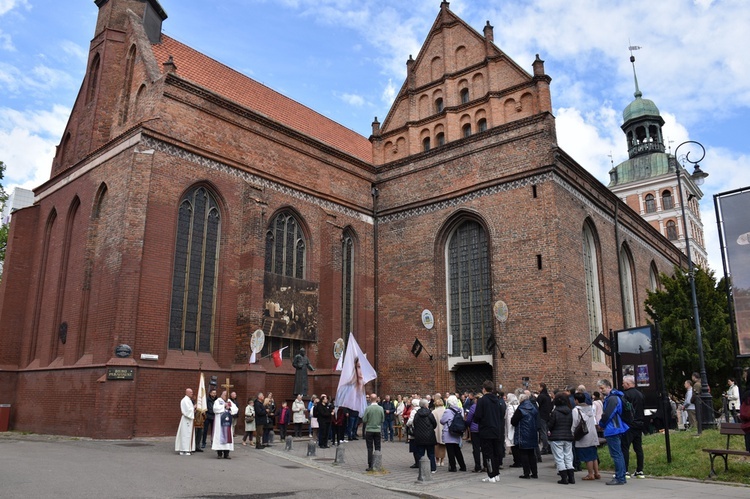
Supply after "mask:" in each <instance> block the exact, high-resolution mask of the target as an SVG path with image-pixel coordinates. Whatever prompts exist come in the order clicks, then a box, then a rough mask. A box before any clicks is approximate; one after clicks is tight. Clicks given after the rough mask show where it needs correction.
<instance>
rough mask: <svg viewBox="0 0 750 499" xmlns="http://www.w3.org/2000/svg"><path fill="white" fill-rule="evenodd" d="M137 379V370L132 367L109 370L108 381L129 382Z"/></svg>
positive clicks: (111, 368)
mask: <svg viewBox="0 0 750 499" xmlns="http://www.w3.org/2000/svg"><path fill="white" fill-rule="evenodd" d="M134 378H135V369H133V368H132V367H110V368H107V379H108V380H129V379H134Z"/></svg>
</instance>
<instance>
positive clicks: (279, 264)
mask: <svg viewBox="0 0 750 499" xmlns="http://www.w3.org/2000/svg"><path fill="white" fill-rule="evenodd" d="M306 253H307V242H306V241H305V235H304V233H303V232H302V227H301V226H300V223H299V221H298V220H297V219H296V218H295V216H294V215H293V214H292V213H290V212H286V211H285V212H282V213H279V214H278V215H276V217H275V218H274V219H273V221H272V222H271V225H270V227H269V229H268V231H267V232H266V272H270V273H272V274H278V275H283V276H286V277H294V278H295V279H304V278H305V257H306Z"/></svg>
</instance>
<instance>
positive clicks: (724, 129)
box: [0, 0, 750, 276]
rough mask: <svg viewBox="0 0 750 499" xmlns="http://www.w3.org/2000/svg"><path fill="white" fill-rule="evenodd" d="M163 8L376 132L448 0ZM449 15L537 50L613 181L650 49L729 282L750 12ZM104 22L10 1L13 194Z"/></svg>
mask: <svg viewBox="0 0 750 499" xmlns="http://www.w3.org/2000/svg"><path fill="white" fill-rule="evenodd" d="M160 2H161V5H162V7H163V8H164V10H165V11H166V12H167V14H168V15H169V17H168V19H167V20H166V21H165V22H164V25H163V31H164V32H165V33H166V34H168V35H169V36H171V37H173V38H176V39H177V40H179V41H181V42H183V43H185V44H186V45H188V46H191V47H193V48H195V49H197V50H199V51H201V52H203V53H205V54H207V55H208V56H210V57H212V58H214V59H216V60H218V61H220V62H222V63H224V64H226V65H228V66H230V67H232V68H234V69H236V70H238V71H240V72H242V73H244V74H246V75H248V76H250V77H251V78H253V79H255V80H257V81H259V82H261V83H263V84H265V85H267V86H269V87H271V88H273V89H274V90H277V91H279V92H281V93H283V94H285V95H286V96H288V97H290V98H292V99H294V100H296V101H298V102H300V103H302V104H304V105H306V106H308V107H310V108H312V109H314V110H316V111H318V112H319V113H321V114H323V115H325V116H327V117H329V118H331V119H333V120H335V121H337V122H339V123H341V124H342V125H344V126H346V127H348V128H351V129H352V130H355V131H357V132H359V133H360V134H362V135H364V136H366V137H367V136H369V135H370V133H371V123H372V121H373V118H374V117H376V116H377V117H378V119H379V121H380V122H382V121H383V120H384V119H385V116H386V115H387V113H388V110H389V108H390V106H391V104H392V102H393V99H394V97H395V95H396V93H397V92H398V90H399V89H400V87H401V85H402V83H403V81H404V77H405V74H406V61H407V59H408V58H409V55H413V56H414V57H415V58H416V57H417V54H418V53H419V49H420V47H421V45H422V43H423V42H424V39H425V37H426V36H427V34H428V32H429V29H430V27H431V26H432V24H433V22H434V21H435V18H436V16H437V15H438V13H439V10H440V0H410V1H404V0H378V1H374V0H221V1H213V2H206V1H205V0H160ZM450 8H451V10H452V11H453V12H455V13H456V14H458V15H459V16H460V17H461V18H462V19H463V20H464V21H466V22H467V23H468V24H469V25H470V26H472V27H473V28H474V29H476V30H477V31H479V32H481V30H482V28H483V27H484V25H485V23H486V22H487V21H490V24H492V25H493V26H494V36H495V44H496V45H497V46H498V47H499V48H500V49H501V50H502V51H503V52H505V53H506V54H507V55H508V56H509V57H510V58H512V59H513V60H515V61H516V62H517V63H518V64H519V65H520V66H521V67H523V68H525V69H526V70H527V71H529V72H531V71H532V68H531V64H532V62H533V61H534V58H535V54H539V55H540V57H541V58H542V59H543V60H544V61H545V72H546V73H547V74H548V75H549V76H550V77H551V78H552V84H551V94H552V105H553V112H554V115H555V117H556V123H557V135H558V143H559V145H560V146H561V147H562V148H563V149H564V150H565V151H566V152H567V153H568V154H570V155H571V156H572V157H573V158H575V159H576V161H577V162H578V163H579V164H581V165H582V166H583V167H584V168H586V169H587V170H589V171H590V172H591V173H592V174H593V175H594V176H595V177H596V178H597V179H599V180H600V181H601V182H603V183H604V184H605V185H606V184H607V183H609V174H608V172H609V170H610V168H611V167H612V165H613V164H615V165H616V164H618V163H620V162H622V161H624V160H625V159H627V144H626V141H625V136H624V134H623V132H622V130H621V129H620V125H621V124H622V110H623V109H624V108H625V107H626V106H627V105H628V104H629V103H630V102H631V101H632V100H633V92H634V82H633V68H632V65H631V63H630V60H629V57H630V52H629V50H628V47H630V46H638V47H641V48H640V49H639V50H635V51H634V52H633V54H634V55H635V56H636V68H637V74H638V83H639V86H640V89H641V91H642V92H643V97H644V98H646V99H651V100H652V101H654V103H655V104H656V105H657V107H658V108H659V111H660V112H661V115H662V117H663V118H664V120H665V122H666V123H665V125H664V129H663V130H664V136H665V138H666V140H667V141H668V143H669V145H670V147H671V148H672V151H674V148H675V147H676V146H677V145H678V144H680V143H682V142H683V141H685V140H695V141H698V142H700V143H702V144H703V145H704V146H705V148H706V157H705V159H704V160H703V161H702V162H701V167H702V169H703V170H704V171H706V172H707V173H709V177H708V178H707V179H706V183H705V184H704V185H703V188H702V189H703V192H704V198H703V201H702V202H701V216H702V219H703V224H704V230H705V235H706V247H707V251H708V255H709V266H710V267H711V268H712V269H713V270H714V271H715V272H716V273H717V276H721V275H723V270H722V269H723V267H722V261H721V252H720V246H719V240H718V234H717V232H718V231H717V223H716V215H715V212H714V207H713V195H714V194H716V193H717V192H726V191H729V190H733V189H737V188H741V187H747V186H750V140H749V139H750V137H749V136H748V134H749V132H750V57H748V56H747V49H748V47H750V2H748V1H747V0H669V1H666V2H660V1H654V0H628V1H620V0H598V1H597V0H454V1H452V2H451V3H450ZM96 16H97V8H96V6H95V4H94V1H93V0H65V1H61V0H0V161H3V162H4V163H5V164H6V167H7V170H6V172H5V178H4V179H3V185H4V187H5V188H6V191H8V192H11V191H12V189H13V188H14V187H24V188H28V189H30V188H34V187H36V186H38V185H40V184H41V183H43V182H44V181H46V180H47V179H49V174H50V168H51V164H52V158H53V156H54V151H55V146H56V145H57V144H59V142H60V138H61V137H62V134H63V131H64V129H65V125H66V123H67V119H68V115H69V113H70V110H71V108H72V106H73V103H74V101H75V98H76V95H77V93H78V90H79V88H80V86H81V82H82V81H83V77H84V74H85V69H86V60H87V54H88V45H89V42H90V41H91V38H93V34H94V27H95V23H96ZM178 71H179V68H178ZM685 150H686V148H685V147H683V148H682V149H681V150H680V151H681V152H680V156H682V152H683V151H685ZM695 157H696V156H695V155H694V154H692V153H691V158H695ZM748 226H750V214H748ZM749 230H750V229H749Z"/></svg>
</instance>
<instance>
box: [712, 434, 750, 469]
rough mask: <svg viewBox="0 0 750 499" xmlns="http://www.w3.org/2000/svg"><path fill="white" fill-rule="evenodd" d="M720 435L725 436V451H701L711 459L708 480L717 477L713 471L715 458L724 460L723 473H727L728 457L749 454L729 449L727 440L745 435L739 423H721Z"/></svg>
mask: <svg viewBox="0 0 750 499" xmlns="http://www.w3.org/2000/svg"><path fill="white" fill-rule="evenodd" d="M720 433H721V434H722V435H726V436H727V447H726V449H703V452H708V455H709V457H710V458H711V473H710V474H709V475H708V477H709V478H712V477H715V476H717V475H716V470H715V469H714V459H716V456H721V457H722V458H723V459H724V471H729V464H728V463H727V458H728V457H729V456H750V452H747V451H744V450H734V449H730V448H729V439H730V438H731V437H732V435H743V436H744V435H745V432H744V431H743V430H742V425H741V424H740V423H721V430H720Z"/></svg>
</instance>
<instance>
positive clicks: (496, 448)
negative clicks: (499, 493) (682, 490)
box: [175, 376, 645, 485]
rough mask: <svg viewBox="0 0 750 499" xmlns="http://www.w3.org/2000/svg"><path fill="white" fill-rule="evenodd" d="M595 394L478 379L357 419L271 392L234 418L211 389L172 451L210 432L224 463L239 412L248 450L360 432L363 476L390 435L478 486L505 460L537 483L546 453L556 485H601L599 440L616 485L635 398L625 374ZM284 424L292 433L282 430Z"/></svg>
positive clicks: (635, 437)
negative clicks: (476, 388) (197, 418)
mask: <svg viewBox="0 0 750 499" xmlns="http://www.w3.org/2000/svg"><path fill="white" fill-rule="evenodd" d="M598 389H599V390H598V391H595V392H593V393H592V394H590V393H589V392H588V391H587V390H586V387H585V386H583V385H580V386H578V387H573V386H569V387H565V388H563V389H558V390H554V392H552V393H550V391H549V390H548V388H547V386H546V384H545V383H540V384H539V390H537V391H531V390H529V389H528V388H518V389H516V390H514V391H513V392H509V393H505V392H503V391H502V390H497V389H496V387H495V386H494V384H493V382H492V381H489V380H488V381H485V382H484V384H483V386H482V390H481V392H480V393H474V392H470V391H467V392H464V393H463V394H460V393H445V394H442V393H435V394H426V395H419V394H416V393H415V394H411V395H397V396H396V397H395V399H392V398H391V395H384V396H382V397H380V396H378V395H377V394H371V395H369V397H368V405H367V408H366V409H365V410H364V412H363V414H359V413H358V412H357V411H353V410H350V409H347V408H345V407H337V406H336V404H335V401H332V400H330V399H329V397H328V396H327V395H326V394H321V395H320V396H318V395H312V396H311V397H310V400H309V402H308V403H305V401H304V400H303V397H302V395H301V394H300V395H297V397H296V398H295V399H294V401H293V402H292V404H291V406H289V404H288V403H287V402H286V401H283V402H282V403H281V404H280V405H277V404H276V403H275V401H274V398H273V394H272V393H268V394H263V393H258V394H257V395H256V396H254V397H251V398H249V399H248V400H247V403H246V405H245V407H244V411H243V412H242V413H240V411H241V407H240V406H239V404H238V403H237V400H236V398H237V397H236V393H234V392H231V393H229V394H227V392H226V391H224V392H222V393H221V395H220V396H217V392H216V389H215V387H213V386H212V387H211V390H210V391H209V395H208V397H207V402H208V411H207V413H206V414H205V418H206V420H205V422H204V423H203V425H202V426H203V428H197V429H196V432H191V431H188V430H187V428H188V427H192V426H193V424H192V421H191V419H192V417H194V414H195V411H194V406H193V402H192V390H190V389H187V390H186V394H185V397H184V398H183V400H182V402H181V411H182V419H181V422H180V429H179V431H178V434H177V438H176V440H175V451H176V452H179V453H180V454H181V455H189V454H190V453H191V452H201V451H202V449H204V448H205V445H206V437H207V436H208V434H209V433H210V434H211V436H212V438H211V449H212V450H215V451H216V452H217V456H218V458H225V459H231V458H230V456H229V452H230V451H233V450H234V433H235V430H234V428H235V426H236V425H237V424H238V421H240V423H239V424H242V423H241V422H242V414H244V433H242V434H243V436H242V445H248V442H249V443H250V444H251V445H252V444H253V440H254V442H255V448H256V449H263V448H265V447H266V446H268V445H271V444H272V443H273V438H274V435H275V432H276V431H278V433H279V436H280V437H281V439H282V440H283V439H284V438H285V437H286V436H287V435H288V434H289V435H293V436H294V437H297V438H302V437H304V436H305V434H306V436H307V437H309V438H315V439H316V440H317V444H318V446H319V447H321V448H328V447H330V446H332V445H333V446H336V445H340V444H341V443H344V442H348V441H353V440H358V439H359V436H358V435H359V434H360V425H361V435H362V438H364V439H365V441H366V445H367V450H368V468H367V470H366V471H372V466H373V452H374V451H380V450H381V444H382V443H383V442H394V437H395V436H397V435H398V437H399V441H400V440H401V438H402V436H404V435H405V437H406V442H407V444H408V452H410V453H411V454H412V456H413V464H412V465H411V467H413V468H418V467H419V466H420V460H421V459H422V458H423V457H424V456H426V458H427V461H428V462H429V467H430V471H431V472H432V473H436V472H437V470H438V467H443V466H446V462H447V468H448V470H447V471H448V472H469V471H471V472H474V473H486V476H485V477H484V478H483V479H482V480H483V481H485V482H490V483H494V482H498V481H499V477H500V470H502V469H503V463H504V462H505V461H506V458H507V461H509V462H508V463H507V466H508V467H509V468H519V469H520V472H521V474H520V475H519V478H521V479H537V478H538V472H537V464H538V463H539V462H541V459H542V455H545V454H549V455H552V457H553V458H554V461H555V465H556V468H557V471H558V474H559V476H560V479H559V480H558V483H560V484H563V485H567V484H575V483H576V477H575V472H576V471H578V470H579V469H584V471H586V472H587V473H586V475H584V476H583V477H582V478H581V480H599V479H601V478H602V476H601V474H600V471H599V467H598V447H599V444H600V435H601V437H603V439H605V440H606V442H607V446H608V448H609V452H610V454H611V456H612V459H613V461H614V463H615V474H614V476H613V478H612V480H610V481H608V482H607V484H610V485H619V484H624V483H626V479H627V477H628V476H629V473H628V472H627V470H628V469H629V464H630V463H629V455H630V447H631V446H632V447H633V449H634V451H635V455H636V466H635V470H634V476H635V477H639V478H640V477H643V476H644V473H643V449H642V445H641V437H642V432H643V427H644V421H645V418H644V410H643V409H644V398H643V395H642V394H641V392H640V391H639V390H638V389H637V388H636V384H635V380H634V378H633V376H625V377H624V379H623V391H619V390H615V389H613V388H612V385H611V383H610V382H609V381H608V380H600V381H599V383H598ZM625 401H627V402H625ZM626 407H627V408H628V411H624V409H625V408H626ZM624 412H627V414H624ZM289 425H293V429H291V430H288V426H289ZM198 426H200V425H198ZM305 426H307V428H305V432H303V428H304V427H305ZM464 452H466V456H464ZM446 458H447V459H446Z"/></svg>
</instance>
